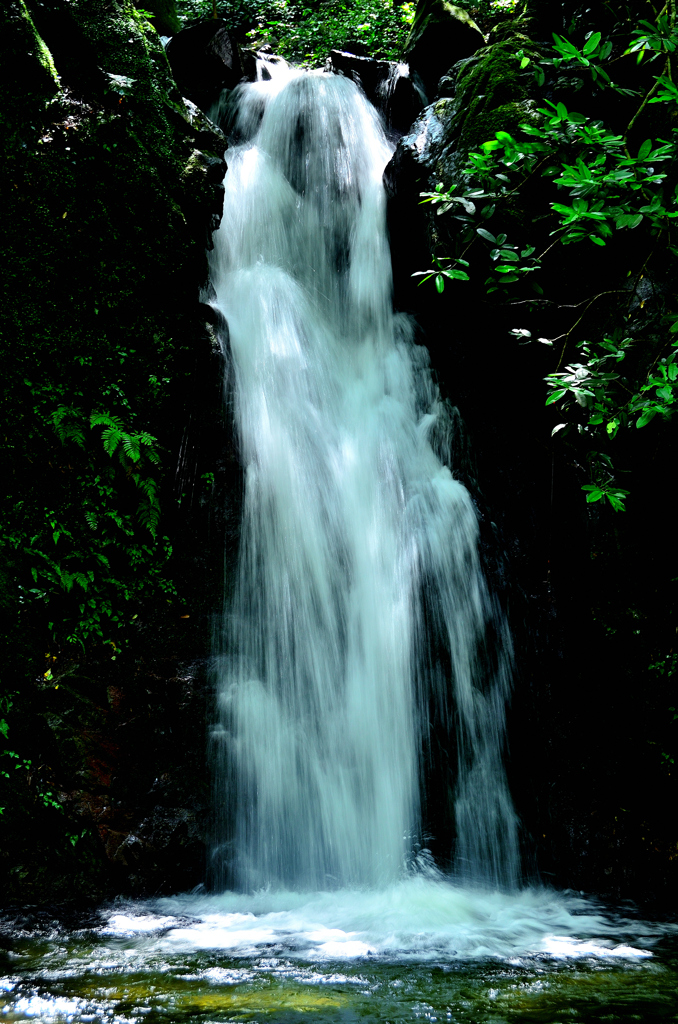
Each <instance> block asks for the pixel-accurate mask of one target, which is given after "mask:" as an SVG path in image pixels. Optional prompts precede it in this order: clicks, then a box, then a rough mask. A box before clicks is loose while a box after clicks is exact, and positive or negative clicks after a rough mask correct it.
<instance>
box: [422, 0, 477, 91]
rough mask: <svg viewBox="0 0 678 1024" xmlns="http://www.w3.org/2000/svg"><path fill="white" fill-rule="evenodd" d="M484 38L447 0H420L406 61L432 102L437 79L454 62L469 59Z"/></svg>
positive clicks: (473, 23) (467, 18)
mask: <svg viewBox="0 0 678 1024" xmlns="http://www.w3.org/2000/svg"><path fill="white" fill-rule="evenodd" d="M484 43H485V38H484V36H483V34H482V32H481V31H480V29H479V28H478V26H477V25H476V23H475V22H474V21H473V19H472V18H471V16H470V15H469V14H468V13H467V12H466V11H465V10H464V9H463V8H462V7H456V6H455V5H454V4H450V3H447V2H446V0H419V3H418V4H417V10H416V14H415V18H414V22H413V24H412V30H411V32H410V35H409V38H408V40H407V43H406V45H405V60H407V62H408V63H409V65H410V67H411V68H412V69H413V70H414V71H416V72H417V73H418V74H419V75H420V76H421V79H422V82H423V84H424V89H425V91H426V95H427V96H428V97H429V99H434V97H435V95H436V92H437V86H438V81H439V79H440V77H441V76H442V75H443V74H444V72H445V71H447V69H448V68H451V67H452V65H453V64H456V63H457V61H460V60H463V59H464V58H465V57H470V56H471V55H472V54H473V53H475V52H476V50H477V49H478V48H479V47H481V46H483V45H484Z"/></svg>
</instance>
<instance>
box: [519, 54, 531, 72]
mask: <svg viewBox="0 0 678 1024" xmlns="http://www.w3.org/2000/svg"><path fill="white" fill-rule="evenodd" d="M529 63H530V58H529V57H523V58H522V60H521V61H520V70H521V71H522V70H523V68H526V67H527V65H528V64H529Z"/></svg>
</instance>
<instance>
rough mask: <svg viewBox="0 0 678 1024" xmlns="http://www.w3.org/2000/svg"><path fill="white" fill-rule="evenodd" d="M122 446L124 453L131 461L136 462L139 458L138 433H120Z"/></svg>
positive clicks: (139, 444) (139, 443)
mask: <svg viewBox="0 0 678 1024" xmlns="http://www.w3.org/2000/svg"><path fill="white" fill-rule="evenodd" d="M121 436H122V446H123V448H124V449H125V454H126V455H127V457H128V458H130V459H131V460H132V462H138V461H139V459H140V458H141V442H140V439H139V435H138V434H122V435H121Z"/></svg>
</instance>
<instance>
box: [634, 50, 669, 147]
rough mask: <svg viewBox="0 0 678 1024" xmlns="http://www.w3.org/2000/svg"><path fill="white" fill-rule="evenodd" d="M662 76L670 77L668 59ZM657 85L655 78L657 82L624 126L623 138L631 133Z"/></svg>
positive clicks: (658, 83) (658, 82)
mask: <svg viewBox="0 0 678 1024" xmlns="http://www.w3.org/2000/svg"><path fill="white" fill-rule="evenodd" d="M664 74H665V75H668V77H669V78H670V77H671V61H670V60H669V58H668V57H667V58H666V66H665V68H664ZM659 85H660V81H659V79H658V78H657V80H656V81H655V83H654V85H653V86H652V88H651V89H650V90H649V92H648V93H647V95H646V96H645V99H644V100H643V102H642V103H641V104H640V106H639V107H638V109H637V110H636V112H635V114H634V115H633V117H632V118H631V120H630V121H629V123H628V125H627V126H626V131H625V132H624V136H625V137H628V134H629V132H630V131H631V129H632V128H633V126H634V124H635V123H636V121H637V119H638V117H639V116H640V114H642V112H643V110H644V109H645V107H646V106H647V104H648V102H649V101H650V99H651V98H652V97H653V96H654V94H655V93H656V91H657V89H658V88H659Z"/></svg>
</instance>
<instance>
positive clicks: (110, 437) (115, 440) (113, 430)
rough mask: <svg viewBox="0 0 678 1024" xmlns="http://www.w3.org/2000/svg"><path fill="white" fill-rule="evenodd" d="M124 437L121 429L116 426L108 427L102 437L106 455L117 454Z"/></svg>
mask: <svg viewBox="0 0 678 1024" xmlns="http://www.w3.org/2000/svg"><path fill="white" fill-rule="evenodd" d="M123 437H124V434H123V433H122V431H121V430H120V429H119V427H117V426H115V425H111V426H110V427H106V429H105V430H104V432H103V434H102V435H101V440H102V441H103V443H104V449H105V450H106V453H107V454H108V455H111V456H112V455H114V454H115V450H116V448H117V447H118V445H119V444H120V442H121V441H122V439H123Z"/></svg>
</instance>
